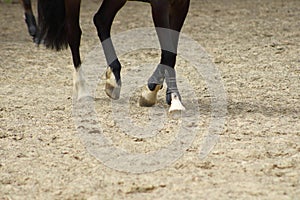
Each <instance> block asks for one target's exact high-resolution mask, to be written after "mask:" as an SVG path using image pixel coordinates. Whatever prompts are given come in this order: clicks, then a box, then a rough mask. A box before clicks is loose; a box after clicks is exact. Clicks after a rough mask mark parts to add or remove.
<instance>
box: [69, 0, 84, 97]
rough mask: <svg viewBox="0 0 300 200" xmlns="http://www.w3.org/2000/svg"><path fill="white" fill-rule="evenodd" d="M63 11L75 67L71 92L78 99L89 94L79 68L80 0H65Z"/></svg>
mask: <svg viewBox="0 0 300 200" xmlns="http://www.w3.org/2000/svg"><path fill="white" fill-rule="evenodd" d="M65 11H66V18H65V29H66V34H67V41H68V44H69V46H70V49H71V53H72V59H73V64H74V67H75V71H74V74H73V92H74V94H75V96H76V97H77V99H78V100H79V99H81V98H84V97H87V96H90V94H89V92H88V89H87V84H86V81H85V77H84V73H83V70H82V68H81V58H80V52H79V47H80V39H81V34H82V32H81V28H80V25H79V13H80V0H65Z"/></svg>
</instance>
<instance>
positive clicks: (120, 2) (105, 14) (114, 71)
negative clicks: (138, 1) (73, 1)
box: [94, 0, 126, 99]
mask: <svg viewBox="0 0 300 200" xmlns="http://www.w3.org/2000/svg"><path fill="white" fill-rule="evenodd" d="M125 3H126V0H104V1H103V2H102V4H101V6H100V8H99V10H98V12H97V13H96V14H95V16H94V24H95V26H96V28H97V32H98V36H99V39H100V41H101V44H102V47H103V51H104V54H105V58H106V62H107V64H108V66H109V67H108V68H107V70H106V84H105V92H106V94H107V95H108V96H109V97H110V98H112V99H119V97H120V92H121V64H120V62H119V60H118V57H117V55H116V52H115V49H114V46H113V43H112V41H111V39H110V37H111V35H110V30H111V26H112V23H113V20H114V18H115V16H116V14H117V12H118V11H119V10H120V9H121V8H122V7H123V6H124V5H125Z"/></svg>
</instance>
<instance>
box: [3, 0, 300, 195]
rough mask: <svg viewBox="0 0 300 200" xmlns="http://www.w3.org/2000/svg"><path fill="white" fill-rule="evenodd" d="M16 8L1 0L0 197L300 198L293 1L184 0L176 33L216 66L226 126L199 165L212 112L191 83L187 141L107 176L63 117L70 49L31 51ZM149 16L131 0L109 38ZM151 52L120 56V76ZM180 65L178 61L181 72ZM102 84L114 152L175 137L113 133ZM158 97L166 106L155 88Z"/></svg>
mask: <svg viewBox="0 0 300 200" xmlns="http://www.w3.org/2000/svg"><path fill="white" fill-rule="evenodd" d="M87 2H88V3H87ZM229 2H230V3H229ZM98 5H99V2H98V1H95V0H94V1H84V2H83V3H82V10H81V11H82V12H81V25H82V29H83V37H82V45H81V53H82V56H83V59H84V57H85V56H86V55H87V54H88V53H89V52H90V51H91V50H92V49H94V47H95V46H96V45H98V44H99V42H98V38H97V36H96V31H95V28H94V26H93V24H92V16H93V13H95V11H96V10H97V7H98ZM22 13H23V12H22V8H21V6H20V5H19V4H5V3H0V60H1V62H0V70H1V76H0V85H1V87H0V199H299V197H300V122H299V119H300V28H299V27H300V1H298V0H287V1H280V0H272V1H259V0H254V1H253V0H251V1H248V0H247V1H245V0H235V1H221V0H216V1H204V0H192V2H191V8H190V13H189V15H188V17H187V20H186V23H185V26H184V29H183V32H184V33H185V34H187V35H188V36H189V37H190V38H193V39H194V40H196V41H197V42H198V43H199V44H201V45H202V46H203V47H204V48H205V50H206V51H207V52H208V53H209V54H210V55H211V56H212V58H213V61H214V63H215V65H216V66H217V67H218V69H219V71H220V74H221V76H222V80H223V83H224V86H225V89H226V92H227V102H228V114H227V122H226V127H225V130H224V131H223V132H222V134H221V135H220V141H219V142H218V144H217V145H216V146H215V148H214V149H213V151H212V152H211V153H210V154H209V156H208V157H206V158H205V159H204V160H200V159H199V158H198V152H199V149H200V145H201V142H202V138H203V134H205V133H206V132H207V129H208V128H207V127H208V124H209V119H210V113H211V111H210V109H209V105H210V97H209V95H207V91H206V86H205V83H203V80H202V82H201V80H199V82H198V85H196V87H195V88H196V90H197V92H198V94H199V95H198V96H197V102H198V103H199V109H200V113H201V122H199V124H198V126H200V129H199V131H198V132H197V139H195V141H194V142H193V144H192V145H191V146H190V147H189V148H188V149H187V151H186V152H185V154H184V156H183V157H182V158H180V159H179V160H177V161H176V162H175V163H173V164H171V165H170V166H169V167H167V168H164V169H162V170H159V171H156V172H153V173H143V174H132V173H126V172H119V171H116V170H114V169H111V168H109V167H106V166H105V165H103V163H102V162H100V161H99V160H97V159H96V158H95V157H93V156H92V155H90V154H89V153H88V152H87V150H86V148H85V146H84V144H83V142H82V141H81V140H80V137H78V134H77V130H76V125H75V124H74V120H73V117H72V107H73V104H72V72H73V68H72V62H71V57H70V52H69V50H66V51H62V52H59V53H57V52H52V51H50V50H46V49H44V48H43V47H40V48H36V47H35V46H34V44H32V42H31V38H30V37H29V36H28V34H27V30H26V26H25V23H24V22H23V16H22V15H23V14H22ZM150 16H151V15H150V9H149V6H148V5H147V4H142V3H137V2H129V3H128V4H127V5H126V6H125V7H124V8H123V9H122V10H121V11H120V13H119V14H118V16H117V17H116V19H115V22H114V26H113V30H112V32H113V33H114V34H116V33H120V32H122V31H125V30H130V29H133V28H139V27H149V26H152V21H151V17H150ZM149 51H150V50H149ZM149 51H142V52H133V53H132V54H128V55H125V56H123V57H121V62H122V63H123V64H124V73H126V72H128V71H129V70H128V69H129V68H130V66H133V67H134V66H138V65H139V63H140V62H141V60H142V62H144V61H145V60H143V59H149V60H151V59H152V60H153V61H158V52H157V51H150V52H149ZM185 65H188V63H186V62H185V61H184V60H180V59H179V61H178V66H177V69H178V72H179V73H182V74H184V73H185V72H186V70H183V69H184V66H185ZM149 75H150V74H149ZM190 75H191V77H192V74H190ZM186 76H189V73H187V74H186ZM196 78H197V77H196ZM200 79H201V78H200ZM102 87H103V85H100V87H99V89H98V90H97V93H96V97H97V99H96V109H97V111H98V113H101V115H100V116H99V119H100V121H101V123H102V126H103V130H104V133H105V135H106V136H107V137H110V138H111V139H112V141H114V142H115V143H116V145H118V146H121V147H123V148H125V149H128V151H139V152H147V151H150V150H151V148H153V149H155V148H158V147H159V145H165V144H167V143H168V142H170V139H169V138H172V137H174V135H173V134H172V129H170V130H171V131H162V132H161V134H159V135H158V136H157V138H158V139H156V140H155V139H143V140H139V139H137V138H133V137H129V136H127V135H126V134H124V133H122V132H120V131H119V132H118V131H117V130H118V129H117V128H116V124H115V122H114V119H113V118H112V117H111V116H110V114H111V104H110V100H109V99H108V98H107V97H106V96H105V94H104V92H103V90H102ZM182 93H183V94H184V90H183V91H182ZM136 95H137V96H138V94H136ZM132 98H133V100H134V99H135V98H136V99H137V97H132ZM159 98H160V99H159V106H160V107H161V108H162V109H167V106H166V105H165V103H164V101H163V98H164V97H163V93H162V94H161V95H160V97H159ZM133 105H135V104H133ZM147 109H148V108H147ZM146 111H147V110H145V108H138V107H134V108H132V112H133V115H134V116H135V117H136V119H139V120H138V121H139V123H146V122H147V117H145V113H146ZM164 130H165V129H164ZM164 134H166V135H164ZM156 142H157V143H156ZM151 145H152V146H151Z"/></svg>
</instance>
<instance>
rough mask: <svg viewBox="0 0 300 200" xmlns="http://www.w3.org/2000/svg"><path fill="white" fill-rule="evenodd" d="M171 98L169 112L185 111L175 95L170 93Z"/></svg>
mask: <svg viewBox="0 0 300 200" xmlns="http://www.w3.org/2000/svg"><path fill="white" fill-rule="evenodd" d="M171 98H172V100H171V106H170V109H169V112H173V111H183V110H185V107H184V106H183V105H182V103H181V101H180V100H179V97H178V95H177V94H175V93H172V94H171Z"/></svg>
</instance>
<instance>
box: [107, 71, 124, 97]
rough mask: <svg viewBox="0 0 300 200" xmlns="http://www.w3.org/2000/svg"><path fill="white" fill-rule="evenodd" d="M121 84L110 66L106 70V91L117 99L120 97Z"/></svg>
mask: <svg viewBox="0 0 300 200" xmlns="http://www.w3.org/2000/svg"><path fill="white" fill-rule="evenodd" d="M120 85H121V84H117V82H116V79H115V77H114V75H113V73H112V70H111V69H110V67H109V68H108V69H107V70H106V84H105V93H106V94H107V96H109V97H110V98H112V99H114V100H117V99H119V98H120V93H121V86H120Z"/></svg>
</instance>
